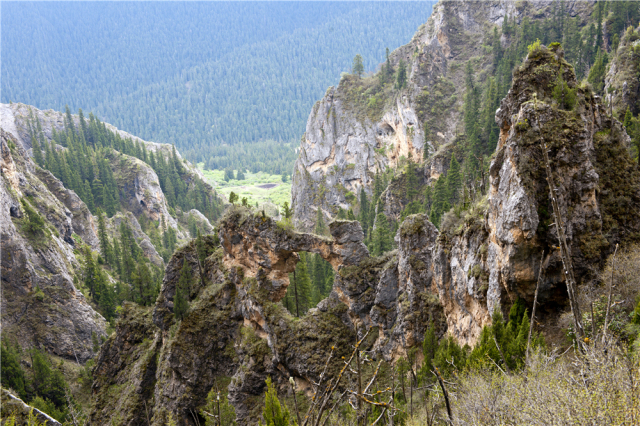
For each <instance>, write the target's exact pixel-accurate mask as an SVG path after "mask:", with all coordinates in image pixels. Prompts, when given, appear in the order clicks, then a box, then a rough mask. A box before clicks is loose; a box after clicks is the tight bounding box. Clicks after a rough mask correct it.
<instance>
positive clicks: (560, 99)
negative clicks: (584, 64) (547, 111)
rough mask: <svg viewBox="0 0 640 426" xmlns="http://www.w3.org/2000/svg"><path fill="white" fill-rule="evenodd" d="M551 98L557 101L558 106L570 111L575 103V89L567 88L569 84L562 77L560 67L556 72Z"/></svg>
mask: <svg viewBox="0 0 640 426" xmlns="http://www.w3.org/2000/svg"><path fill="white" fill-rule="evenodd" d="M552 96H553V99H555V101H556V102H557V103H558V105H559V106H560V108H562V109H565V110H567V111H572V110H573V108H574V107H575V105H576V89H571V88H569V85H568V84H567V82H566V81H564V79H563V78H562V68H561V69H560V72H559V73H558V79H557V80H556V85H555V87H554V88H553V92H552Z"/></svg>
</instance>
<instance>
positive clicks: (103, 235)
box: [98, 208, 113, 266]
mask: <svg viewBox="0 0 640 426" xmlns="http://www.w3.org/2000/svg"><path fill="white" fill-rule="evenodd" d="M98 239H99V240H100V251H101V252H102V256H103V257H104V258H105V260H106V261H107V263H108V264H109V265H111V266H113V253H112V251H111V244H109V237H108V236H107V226H106V224H105V220H104V213H103V212H102V209H100V208H98Z"/></svg>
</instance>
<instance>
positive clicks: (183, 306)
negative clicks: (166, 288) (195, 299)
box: [173, 259, 191, 319]
mask: <svg viewBox="0 0 640 426" xmlns="http://www.w3.org/2000/svg"><path fill="white" fill-rule="evenodd" d="M190 291H191V268H190V267H189V263H188V262H187V259H184V260H183V261H182V269H180V278H179V279H178V285H177V287H176V294H175V297H174V298H173V313H174V314H175V316H176V318H178V319H182V318H184V315H185V314H186V313H187V310H188V309H189V293H190Z"/></svg>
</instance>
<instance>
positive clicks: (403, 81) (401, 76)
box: [396, 59, 407, 90]
mask: <svg viewBox="0 0 640 426" xmlns="http://www.w3.org/2000/svg"><path fill="white" fill-rule="evenodd" d="M406 85H407V64H405V62H404V60H403V59H400V64H399V65H398V75H397V77H396V88H397V89H398V90H401V89H403V88H404V87H405V86H406Z"/></svg>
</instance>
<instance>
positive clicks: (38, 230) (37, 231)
mask: <svg viewBox="0 0 640 426" xmlns="http://www.w3.org/2000/svg"><path fill="white" fill-rule="evenodd" d="M20 202H21V203H22V208H23V209H24V211H25V213H26V215H27V221H26V222H25V223H24V225H23V227H22V229H23V230H24V231H25V232H26V233H27V234H28V235H29V236H31V237H33V238H36V239H37V238H40V237H44V236H45V235H48V232H47V228H46V227H45V223H44V219H43V218H42V216H40V213H38V212H37V211H36V210H35V209H34V208H33V207H31V204H30V203H29V202H28V201H27V200H26V199H24V198H21V199H20Z"/></svg>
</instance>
